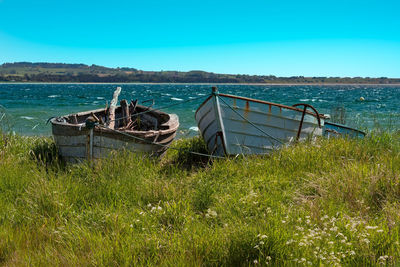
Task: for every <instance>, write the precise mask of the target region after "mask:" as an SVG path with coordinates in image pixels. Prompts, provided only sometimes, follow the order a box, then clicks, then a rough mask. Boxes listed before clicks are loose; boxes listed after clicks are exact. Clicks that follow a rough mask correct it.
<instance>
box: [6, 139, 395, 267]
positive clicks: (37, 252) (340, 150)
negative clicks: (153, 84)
mask: <svg viewBox="0 0 400 267" xmlns="http://www.w3.org/2000/svg"><path fill="white" fill-rule="evenodd" d="M175 146H177V147H181V148H195V149H196V150H198V151H201V150H202V149H203V144H202V143H201V141H200V140H199V139H197V138H195V139H191V140H181V141H178V142H176V143H175ZM168 153H169V154H167V156H166V157H165V158H163V160H162V162H161V163H160V162H158V161H153V160H151V159H146V158H144V157H142V156H140V155H134V154H124V153H120V154H117V155H116V156H115V157H113V158H112V159H111V160H105V161H101V162H98V163H96V164H95V166H94V167H93V168H91V167H90V166H89V165H87V164H81V165H75V166H64V165H63V164H61V163H59V161H58V160H57V157H56V154H55V150H54V146H53V144H52V141H51V140H50V139H44V138H26V137H19V136H4V135H3V137H2V138H1V136H0V225H1V226H0V263H2V264H5V265H189V266H196V265H212V266H219V265H226V266H232V265H266V264H290V265H292V264H296V263H297V264H300V265H308V264H313V265H333V264H337V265H339V264H340V265H371V264H372V265H375V264H376V265H378V264H389V265H391V264H396V263H397V264H399V262H400V244H399V229H400V228H399V227H400V226H399V222H400V183H399V182H400V135H399V134H388V133H381V134H372V135H370V136H369V137H368V138H365V139H364V140H343V139H338V140H325V139H321V140H318V141H317V142H316V143H315V144H310V143H304V144H300V145H296V146H292V147H288V148H285V149H283V150H281V151H279V152H276V153H275V154H274V155H271V156H265V157H246V158H240V157H239V158H235V159H234V158H231V159H223V160H215V161H213V162H208V161H204V159H203V160H200V159H199V158H197V157H195V156H191V155H189V154H187V153H184V152H181V153H177V152H176V151H173V150H170V151H169V152H168Z"/></svg>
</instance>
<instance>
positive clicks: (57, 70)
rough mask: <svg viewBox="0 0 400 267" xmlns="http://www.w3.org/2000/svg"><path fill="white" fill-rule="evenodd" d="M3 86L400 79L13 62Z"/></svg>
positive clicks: (1, 75)
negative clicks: (23, 84) (149, 69)
mask: <svg viewBox="0 0 400 267" xmlns="http://www.w3.org/2000/svg"><path fill="white" fill-rule="evenodd" d="M0 81H3V82H101V83H119V82H121V83H130V82H132V83H133V82H143V83H266V84H268V83H287V84H289V83H302V84H315V83H343V84H348V83H350V84H351V83H353V84H355V83H361V84H396V83H400V78H386V77H380V78H369V77H303V76H293V77H276V76H273V75H268V76H263V75H243V74H237V75H236V74H216V73H212V72H205V71H189V72H180V71H158V72H157V71H142V70H138V69H135V68H107V67H103V66H98V65H91V66H89V65H85V64H65V63H31V62H16V63H4V64H2V65H0Z"/></svg>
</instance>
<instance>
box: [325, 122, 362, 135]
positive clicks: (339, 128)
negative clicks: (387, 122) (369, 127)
mask: <svg viewBox="0 0 400 267" xmlns="http://www.w3.org/2000/svg"><path fill="white" fill-rule="evenodd" d="M323 135H324V136H326V137H327V138H331V137H350V138H363V137H364V136H365V133H364V132H363V131H360V130H357V129H354V128H351V127H349V126H346V125H343V124H339V123H333V122H327V121H326V122H325V125H324V129H323Z"/></svg>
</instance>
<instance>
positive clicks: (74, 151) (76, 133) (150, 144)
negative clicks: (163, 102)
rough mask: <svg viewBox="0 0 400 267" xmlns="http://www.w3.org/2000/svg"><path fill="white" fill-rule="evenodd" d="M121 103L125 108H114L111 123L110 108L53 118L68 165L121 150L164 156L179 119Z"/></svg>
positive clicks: (59, 145) (59, 147) (146, 108)
mask: <svg viewBox="0 0 400 267" xmlns="http://www.w3.org/2000/svg"><path fill="white" fill-rule="evenodd" d="M123 101H125V100H123ZM121 103H125V105H123V106H118V107H115V109H114V110H113V112H114V116H115V119H114V120H112V122H111V121H110V120H109V113H110V110H109V109H107V108H103V109H97V110H92V111H86V112H81V113H77V114H70V115H66V116H62V117H58V118H53V119H51V120H50V122H51V125H52V132H53V136H54V140H55V143H56V145H57V147H58V149H59V153H60V155H61V157H62V158H63V159H64V160H65V161H67V162H79V161H82V160H85V159H99V158H106V157H108V156H109V154H110V152H111V151H113V150H122V149H126V150H129V151H135V152H143V153H148V154H152V155H156V156H160V155H162V154H163V153H164V152H165V151H166V150H167V148H168V146H169V145H170V144H171V142H172V141H173V139H174V137H175V135H176V131H177V129H178V127H179V119H178V116H177V115H175V114H167V113H164V112H161V111H158V110H153V109H151V108H148V107H145V106H141V105H135V104H134V102H132V103H131V105H129V106H127V105H126V101H125V102H122V101H121ZM136 103H137V102H136ZM127 113H128V114H130V115H129V116H126V114H127ZM94 118H95V120H93V119H94ZM107 120H108V121H107ZM88 122H89V123H88ZM90 122H93V123H90ZM135 123H136V124H135ZM110 124H111V125H110ZM129 125H130V126H129ZM110 126H111V127H110Z"/></svg>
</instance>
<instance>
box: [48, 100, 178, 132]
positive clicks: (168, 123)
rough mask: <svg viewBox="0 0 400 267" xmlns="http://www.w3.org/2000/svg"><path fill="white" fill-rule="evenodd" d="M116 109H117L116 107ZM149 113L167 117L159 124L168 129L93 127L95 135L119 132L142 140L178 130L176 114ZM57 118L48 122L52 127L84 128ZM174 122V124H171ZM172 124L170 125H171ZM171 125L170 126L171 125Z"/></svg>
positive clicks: (86, 112)
mask: <svg viewBox="0 0 400 267" xmlns="http://www.w3.org/2000/svg"><path fill="white" fill-rule="evenodd" d="M140 107H143V108H146V107H144V106H140ZM117 108H118V107H117ZM105 110H106V108H100V109H94V110H88V111H82V112H78V113H72V114H68V115H63V116H60V117H61V118H66V117H69V116H72V115H76V116H84V115H90V114H91V113H97V112H102V111H105ZM149 113H155V114H154V115H156V116H157V114H164V115H168V117H169V119H168V120H167V121H166V122H165V123H163V124H161V125H164V126H168V129H163V130H149V131H135V130H118V129H115V130H114V129H109V128H102V127H95V132H97V133H102V132H108V133H114V134H115V133H116V132H115V131H118V132H119V131H121V132H123V133H126V134H131V135H135V136H141V137H143V138H150V137H153V136H156V135H159V136H162V135H168V134H170V133H173V132H176V131H177V130H178V128H179V119H178V116H177V115H176V114H169V113H165V112H161V111H158V110H153V109H151V110H150V111H149ZM171 115H175V116H171ZM173 117H176V119H174V118H173ZM57 118H59V117H55V118H52V119H51V120H50V122H51V124H52V126H56V127H57V126H64V127H68V128H70V129H73V130H79V128H84V127H83V126H84V123H80V124H74V123H69V122H66V121H65V122H59V121H57ZM173 120H175V123H173V122H174V121H173ZM171 122H172V123H171ZM171 124H172V125H171Z"/></svg>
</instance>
